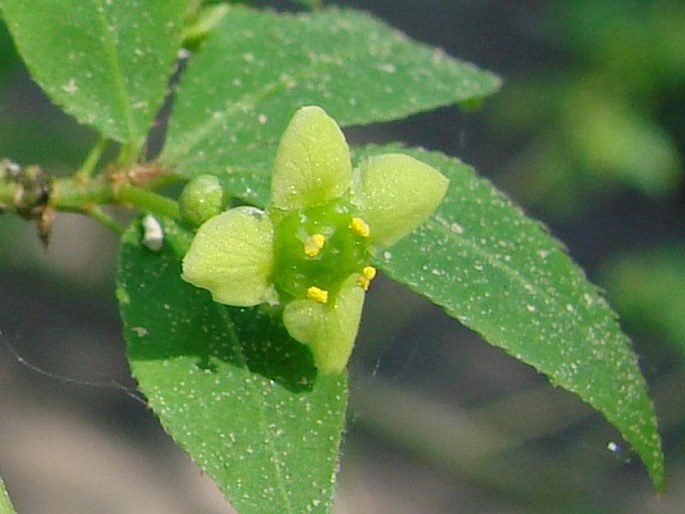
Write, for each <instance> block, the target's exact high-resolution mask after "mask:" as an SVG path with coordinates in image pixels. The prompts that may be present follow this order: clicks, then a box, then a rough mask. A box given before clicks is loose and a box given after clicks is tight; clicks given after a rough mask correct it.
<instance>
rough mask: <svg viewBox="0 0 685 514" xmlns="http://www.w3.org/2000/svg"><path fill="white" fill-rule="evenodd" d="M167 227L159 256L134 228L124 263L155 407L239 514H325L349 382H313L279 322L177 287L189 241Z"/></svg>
mask: <svg viewBox="0 0 685 514" xmlns="http://www.w3.org/2000/svg"><path fill="white" fill-rule="evenodd" d="M164 228H165V235H166V239H165V244H164V246H163V248H162V250H161V251H160V252H152V251H150V250H148V249H147V248H145V247H144V246H142V245H141V243H140V240H141V237H142V234H141V230H140V227H139V226H138V225H134V226H133V227H132V228H131V229H130V230H129V231H128V232H127V234H126V235H125V237H124V242H123V248H122V251H121V254H120V260H119V275H118V289H117V296H118V299H119V303H120V309H121V315H122V318H123V320H124V334H125V337H126V340H127V342H128V356H129V361H130V365H131V369H132V371H133V374H134V376H135V377H136V378H137V380H138V382H139V385H140V388H141V390H142V391H143V393H145V395H146V396H147V398H148V401H149V404H150V406H151V407H152V409H153V410H154V411H155V413H156V414H157V415H158V416H159V418H160V420H161V422H162V424H163V425H164V428H165V429H166V430H167V432H168V433H169V434H170V435H171V436H172V437H173V438H174V439H175V440H176V441H177V442H178V443H179V444H180V445H181V446H182V447H183V448H185V449H186V450H187V451H188V452H189V453H190V454H191V455H192V457H193V459H194V460H195V461H196V462H197V463H198V464H199V465H200V466H201V467H202V468H203V469H205V470H206V472H207V473H208V474H209V475H210V476H212V478H214V480H215V481H216V482H217V484H218V485H219V487H220V488H221V490H222V491H223V492H224V494H225V495H226V496H227V497H228V498H229V500H230V501H231V502H232V504H233V506H234V507H235V508H236V509H237V510H238V511H239V512H241V513H242V514H248V513H260V514H263V513H269V512H273V513H279V514H280V513H293V514H294V513H301V512H329V511H330V509H331V505H332V499H333V494H334V489H335V471H336V468H337V463H338V451H339V445H340V439H341V435H342V429H343V423H344V416H345V407H346V402H347V379H346V376H345V375H336V376H316V370H315V368H314V365H313V361H312V357H311V353H310V352H309V350H308V349H307V348H306V347H305V346H304V345H302V344H300V343H298V342H296V341H295V340H293V339H291V338H290V337H289V336H288V335H287V333H286V331H285V329H284V328H283V326H282V324H281V322H280V314H279V313H277V314H275V315H274V314H272V313H271V312H269V310H268V309H266V308H252V309H240V308H230V307H226V306H223V305H220V304H218V303H215V302H213V301H211V299H210V295H209V293H207V292H206V291H204V290H201V289H198V288H195V287H193V286H191V285H190V284H188V283H186V282H184V281H183V280H181V278H180V273H181V262H180V257H179V256H182V255H183V253H184V252H185V250H186V249H187V245H188V241H189V238H190V235H189V234H186V233H185V232H183V231H182V230H180V229H179V228H178V227H177V226H175V225H174V224H172V223H170V222H167V223H164ZM274 316H275V317H274Z"/></svg>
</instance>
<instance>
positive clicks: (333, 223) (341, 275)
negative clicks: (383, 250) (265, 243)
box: [274, 202, 369, 303]
mask: <svg viewBox="0 0 685 514" xmlns="http://www.w3.org/2000/svg"><path fill="white" fill-rule="evenodd" d="M368 238H369V226H368V225H367V224H366V223H365V222H364V221H363V220H362V219H361V218H357V217H354V216H352V215H351V214H349V213H348V212H347V209H346V207H345V206H344V205H341V204H340V202H335V203H334V204H329V205H324V206H318V207H311V208H309V209H302V210H298V211H295V212H292V213H290V214H288V215H287V216H286V217H285V218H283V219H282V220H281V221H280V222H278V223H277V224H276V228H275V257H276V259H275V261H276V262H275V270H274V282H275V283H276V286H277V287H278V288H279V289H280V290H281V292H284V293H287V294H289V295H292V296H293V297H295V298H312V299H314V300H316V301H318V302H320V303H327V302H328V298H329V294H333V295H335V294H336V293H337V290H338V288H339V286H340V284H341V283H342V282H343V280H345V279H346V278H347V277H349V276H350V275H351V274H353V273H363V272H362V270H363V269H364V266H365V264H366V263H367V262H368V261H369V254H368V251H367V246H368Z"/></svg>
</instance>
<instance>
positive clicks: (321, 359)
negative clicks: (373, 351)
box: [283, 274, 364, 375]
mask: <svg viewBox="0 0 685 514" xmlns="http://www.w3.org/2000/svg"><path fill="white" fill-rule="evenodd" d="M357 277H358V275H357V274H354V275H352V276H350V277H349V278H348V279H346V280H345V282H344V283H343V285H342V286H341V288H340V291H339V293H338V295H337V297H336V298H335V301H334V303H330V302H329V303H327V304H322V303H318V302H316V301H315V300H310V299H304V300H293V301H292V302H290V303H289V304H288V305H286V306H285V309H284V310H283V323H284V325H285V328H286V329H288V332H289V333H290V335H291V336H292V337H293V338H295V339H297V340H298V341H300V342H301V343H304V344H306V345H309V347H310V348H311V350H312V354H313V355H314V363H315V364H316V367H317V369H318V370H319V373H323V374H326V375H330V374H335V373H342V371H343V370H344V369H345V366H346V365H347V361H348V360H349V359H350V354H351V353H352V348H353V347H354V340H355V339H356V338H357V331H358V330H359V322H360V321H361V316H362V307H363V306H364V290H363V289H362V288H361V287H359V286H358V285H357Z"/></svg>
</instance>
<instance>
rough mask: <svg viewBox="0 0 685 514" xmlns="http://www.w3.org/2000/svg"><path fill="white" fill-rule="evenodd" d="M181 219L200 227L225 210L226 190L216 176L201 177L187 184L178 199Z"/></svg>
mask: <svg viewBox="0 0 685 514" xmlns="http://www.w3.org/2000/svg"><path fill="white" fill-rule="evenodd" d="M178 203H179V207H180V209H181V217H182V218H183V219H184V220H186V221H187V222H189V223H190V224H192V225H194V226H196V227H197V226H200V225H202V223H204V222H205V221H207V220H208V219H209V218H211V217H213V216H216V215H217V214H219V213H220V212H221V211H222V210H223V209H224V190H223V188H222V187H221V182H219V179H218V178H216V177H215V176H214V175H199V176H197V177H194V178H192V179H191V180H190V182H188V183H187V184H186V186H185V187H184V188H183V191H181V196H180V197H179V199H178Z"/></svg>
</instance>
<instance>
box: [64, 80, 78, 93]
mask: <svg viewBox="0 0 685 514" xmlns="http://www.w3.org/2000/svg"><path fill="white" fill-rule="evenodd" d="M62 90H63V91H64V92H65V93H67V94H69V95H73V94H75V93H76V92H77V91H78V86H77V85H76V79H74V78H71V79H69V82H67V83H66V84H65V85H63V86H62Z"/></svg>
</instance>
